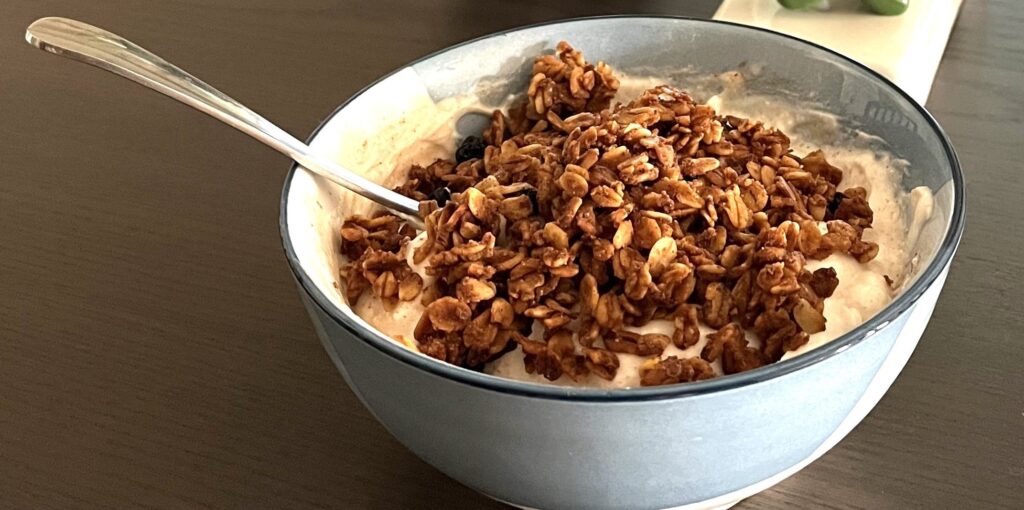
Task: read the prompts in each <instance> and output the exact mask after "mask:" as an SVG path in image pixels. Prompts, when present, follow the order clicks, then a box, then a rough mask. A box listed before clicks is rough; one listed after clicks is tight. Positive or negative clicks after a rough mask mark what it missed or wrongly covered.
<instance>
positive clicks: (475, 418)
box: [281, 16, 964, 509]
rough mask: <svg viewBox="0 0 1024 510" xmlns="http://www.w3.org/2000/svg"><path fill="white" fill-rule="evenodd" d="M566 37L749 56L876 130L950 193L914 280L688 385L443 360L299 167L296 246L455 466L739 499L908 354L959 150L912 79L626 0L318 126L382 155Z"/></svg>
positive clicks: (960, 205) (709, 66)
mask: <svg viewBox="0 0 1024 510" xmlns="http://www.w3.org/2000/svg"><path fill="white" fill-rule="evenodd" d="M563 39H565V40H568V41H570V42H571V43H572V44H573V45H574V46H576V47H577V48H580V49H582V50H583V51H584V53H585V54H586V55H587V57H588V59H589V60H591V61H597V60H603V61H605V62H608V63H610V64H611V65H612V66H613V68H615V69H616V70H618V71H624V72H626V73H630V74H649V75H659V74H664V75H666V76H668V75H676V74H678V73H680V72H681V70H684V71H685V72H686V73H690V75H693V76H696V75H716V74H719V73H723V72H727V71H732V70H736V69H745V70H747V73H748V75H749V76H748V79H747V83H746V87H748V90H749V91H750V92H751V93H752V94H753V93H757V94H767V95H771V96H774V97H779V98H783V97H785V98H790V99H794V98H795V99H796V100H798V101H803V102H805V103H806V104H812V103H813V104H814V106H815V108H816V109H819V110H820V111H824V112H827V113H829V114H832V115H834V116H835V118H836V119H837V122H838V124H839V125H840V127H843V128H844V129H845V128H850V129H857V130H860V131H862V132H864V133H868V134H870V135H874V136H876V137H878V138H876V139H874V140H875V142H877V143H885V144H886V146H887V149H888V150H889V151H891V153H892V154H893V155H894V156H895V157H896V158H899V159H900V160H902V162H903V165H902V166H901V168H902V171H901V175H900V176H899V180H900V184H901V186H903V187H904V189H906V190H910V189H911V188H914V187H918V186H924V187H927V188H928V189H929V190H930V191H931V192H932V194H933V195H934V204H933V205H934V207H933V211H932V215H931V219H930V220H929V221H928V222H927V223H926V224H924V226H923V227H921V228H920V229H918V230H917V231H915V232H911V233H908V236H907V242H908V249H911V250H912V252H913V254H914V264H912V266H911V272H912V274H911V275H910V278H909V279H908V281H907V282H906V284H905V286H904V290H903V291H902V292H901V294H900V295H899V296H898V297H897V298H896V299H894V300H893V301H892V302H891V303H890V304H889V305H888V306H886V307H885V308H884V309H883V310H882V311H880V312H879V313H878V314H877V315H875V316H874V317H872V318H871V319H869V320H867V321H866V322H864V323H863V324H861V325H860V326H859V327H857V328H855V329H854V330H852V331H850V332H849V333H847V334H845V335H842V336H841V337H839V338H837V339H835V340H833V341H832V342H830V343H828V344H826V345H824V346H822V347H819V348H817V349H814V350H812V351H810V352H808V353H806V354H803V355H800V356H797V357H794V358H792V359H788V360H784V361H781V362H778V363H775V364H772V365H768V366H766V367H762V368H758V369H755V370H751V371H748V372H744V373H741V374H735V375H730V376H725V377H719V378H715V379H711V380H707V381H700V382H695V383H689V384H681V385H673V386H662V387H650V388H634V389H598V388H565V387H556V386H546V385H539V384H532V383H526V382H519V381H513V380H506V379H500V378H496V377H493V376H490V375H487V374H483V373H478V372H474V371H471V370H467V369H463V368H459V367H455V366H451V365H447V364H444V363H442V362H439V361H436V360H433V359H430V358H427V357H426V356H423V355H420V354H418V353H416V352H413V351H411V350H409V349H407V348H405V347H403V346H402V345H400V344H399V343H396V342H394V341H392V340H390V339H389V338H387V337H385V336H384V335H382V334H381V333H379V332H378V331H376V330H374V329H373V328H371V327H370V326H369V325H368V324H367V323H366V322H365V321H363V320H362V319H361V318H359V317H358V316H356V315H355V314H354V313H353V312H352V311H351V310H350V309H349V308H348V306H347V305H346V304H345V303H344V300H343V299H342V298H341V296H340V294H339V292H338V288H337V286H336V283H337V282H336V280H337V274H338V271H337V269H338V257H339V256H340V255H339V254H338V243H339V233H338V232H339V230H340V228H339V227H340V222H341V221H342V218H343V217H344V216H345V215H346V214H348V213H350V212H352V209H351V208H350V209H345V210H342V208H341V207H339V203H341V202H342V199H343V197H346V196H347V195H348V192H346V191H344V190H342V189H339V188H338V187H336V186H334V185H333V184H331V183H328V182H326V181H324V180H322V179H320V178H318V177H316V176H314V175H313V174H311V173H309V172H307V171H305V170H303V169H301V168H294V167H293V169H292V171H291V173H290V174H289V176H288V179H287V181H286V183H285V186H284V192H283V197H282V204H281V236H282V240H283V243H284V248H285V253H286V256H287V259H288V263H289V264H290V266H291V269H292V271H293V272H294V275H295V279H296V281H297V283H298V287H299V290H300V294H301V298H302V301H303V303H304V305H305V306H306V308H307V309H308V311H309V314H310V317H311V318H312V320H313V324H314V325H315V327H316V331H317V333H318V335H319V337H320V339H321V341H322V342H323V345H324V347H325V349H326V350H327V352H328V354H329V355H330V357H331V359H332V360H333V362H334V363H335V365H337V367H338V370H339V371H340V372H341V374H342V375H343V376H344V378H345V381H346V382H347V383H348V385H349V386H350V387H351V388H352V391H353V392H354V393H355V394H356V395H357V396H358V397H359V399H360V400H361V401H362V402H363V404H364V405H365V406H366V408H367V409H368V410H369V411H370V412H371V413H372V414H373V415H374V416H375V417H376V418H377V420H379V421H380V423H381V424H382V425H383V426H384V427H385V428H386V429H387V430H388V431H389V432H390V433H391V434H392V435H393V436H394V437H395V438H396V439H398V440H399V441H400V442H401V443H402V444H404V445H405V446H406V447H408V448H409V449H410V450H411V451H412V452H414V453H415V454H416V455H418V456H419V457H421V458H422V459H424V460H425V461H426V462H428V463H430V464H431V465H433V466H435V467H436V468H437V469H439V470H441V471H442V472H444V473H445V474H447V475H448V476H450V477H452V478H454V479H455V480H458V481H459V482H461V483H463V484H465V485H467V486H469V487H472V488H473V489H476V490H478V491H480V492H482V493H484V494H486V495H488V496H490V497H492V498H495V499H498V500H501V501H504V502H507V503H510V504H513V505H517V506H521V507H531V508H587V509H602V508H670V507H678V508H717V507H727V506H729V505H731V504H733V503H735V502H736V501H738V500H740V499H742V498H744V497H747V496H750V495H752V494H754V493H756V492H758V491H761V490H764V489H766V488H768V487H770V486H772V485H773V484H775V483H778V482H779V481H781V480H783V479H784V478H786V477H788V476H790V475H792V474H793V473H795V472H796V471H798V470H800V469H801V468H803V467H804V466H806V465H807V464H809V463H810V462H812V461H813V460H814V459H816V458H818V457H819V456H821V455H822V454H823V453H825V452H826V451H827V450H828V449H830V448H831V447H833V446H834V445H835V444H836V443H837V442H838V441H839V440H841V439H842V438H843V437H844V436H845V435H846V434H847V433H848V432H849V431H850V430H851V429H852V428H853V427H854V426H856V425H857V423H859V422H860V421H861V420H862V419H863V418H864V416H865V415H866V414H867V413H868V412H869V411H870V410H871V409H872V407H874V405H875V404H876V403H877V402H878V400H879V399H880V398H881V396H882V394H883V393H885V391H886V390H887V389H888V388H889V386H890V385H891V384H892V382H893V380H894V379H895V378H896V376H897V375H898V374H899V372H900V370H901V369H902V368H903V366H904V364H905V363H906V362H907V359H908V358H909V356H910V354H911V352H912V351H913V350H914V347H915V346H916V344H917V342H918V339H919V338H920V336H921V333H922V331H923V330H924V328H925V325H926V324H927V322H928V319H929V318H930V316H931V313H932V309H933V307H934V305H935V301H936V299H937V297H938V295H939V292H940V290H941V289H942V285H943V283H944V281H945V278H946V273H947V270H948V267H949V264H950V260H951V258H952V256H953V254H954V251H955V250H956V246H957V243H958V241H959V239H960V235H961V232H962V230H963V224H964V186H963V176H962V174H961V171H960V167H959V164H958V162H957V158H956V155H955V153H954V151H953V148H952V147H951V145H950V143H949V140H948V139H947V138H946V136H945V134H944V133H943V132H942V129H941V128H940V127H939V126H938V124H937V123H936V122H935V120H934V119H933V118H932V117H931V116H930V115H929V114H928V112H926V111H925V110H924V108H922V107H921V106H920V105H918V104H917V103H916V102H914V100H912V99H911V98H910V97H909V96H908V95H907V94H906V93H904V92H903V91H901V90H900V89H899V88H898V87H896V86H895V85H893V84H892V83H890V82H888V81H887V80H886V79H885V78H883V77H881V76H879V75H878V74H877V73H875V72H873V71H871V70H870V69H868V68H866V67H864V66H862V65H860V64H858V63H856V62H854V61H852V60H850V59H847V58H845V57H842V56H840V55H838V54H836V53H833V52H831V51H829V50H827V49H825V48H822V47H819V46H816V45H814V44H811V43H808V42H804V41H801V40H798V39H795V38H792V37H788V36H785V35H781V34H777V33H774V32H770V31H765V30H761V29H756V28H750V27H745V26H740V25H735V24H730V23H723V22H717V21H706V20H695V19H686V18H675V17H628V16H627V17H601V18H587V19H575V20H568V21H560V22H554V23H546V24H542V25H536V26H531V27H526V28H520V29H515V30H510V31H507V32H502V33H498V34H494V35H489V36H486V37H482V38H479V39H475V40H472V41H469V42H466V43H462V44H459V45H456V46H454V47H451V48H448V49H445V50H443V51H440V52H437V53H434V54H433V55H430V56H427V57H424V58H422V59H420V60H418V61H416V62H414V63H412V64H410V65H409V66H407V67H404V68H402V69H400V70H397V71H395V72H393V73H391V74H389V75H387V76H385V77H383V78H381V79H380V80H378V81H377V82H375V83H373V84H371V85H369V86H368V87H367V88H365V89H364V90H363V91H361V92H359V93H358V94H356V95H355V96H354V97H352V98H351V99H349V100H348V101H347V102H346V103H345V104H343V105H341V106H340V107H339V108H338V109H337V110H335V111H334V112H333V113H332V114H331V115H330V116H329V117H328V118H327V119H326V120H324V122H323V123H322V124H321V126H320V127H319V128H318V129H317V130H316V131H315V132H314V133H313V135H312V136H311V137H310V143H311V145H312V146H313V147H314V149H315V150H318V151H320V152H321V153H323V154H325V155H327V156H329V157H333V158H335V159H337V160H338V161H340V162H343V163H347V164H350V165H351V166H354V167H357V168H361V166H360V165H362V167H365V166H367V165H369V166H373V164H374V161H375V160H373V158H374V155H373V154H367V153H365V151H363V150H362V148H363V147H364V146H363V145H361V144H362V143H365V142H366V141H367V140H378V141H379V139H380V138H381V137H383V136H385V135H384V134H382V133H384V131H381V129H385V128H384V127H382V126H395V125H401V124H402V122H404V120H403V119H407V118H410V117H409V116H410V115H413V114H415V110H416V108H418V107H419V106H417V105H420V104H421V103H422V99H423V98H429V99H430V100H431V101H427V102H428V103H431V104H432V103H433V101H440V100H442V99H444V98H450V97H456V96H465V95H467V94H468V95H471V96H473V97H474V98H475V99H476V100H479V101H480V102H481V103H483V104H485V105H494V106H496V105H497V104H498V103H499V102H501V101H502V100H504V99H505V98H506V97H507V95H508V94H509V93H511V92H516V91H521V90H524V87H525V84H526V83H527V81H528V79H529V74H530V63H531V62H532V59H533V58H534V57H535V56H536V55H538V54H540V53H541V52H544V51H550V50H551V49H553V48H554V46H555V44H556V43H557V42H558V41H559V40H563ZM683 85H684V86H685V83H684V84H683ZM417 98H419V99H417ZM472 120H473V119H472V118H469V119H468V120H467V121H466V122H460V123H459V126H460V129H471V127H472V126H471V125H472V124H473V122H472ZM464 124H465V125H470V128H465V126H464ZM410 129H413V130H414V131H415V130H416V129H422V130H423V136H427V135H429V133H428V131H429V129H428V128H424V127H422V126H413V127H412V128H410ZM477 129H479V125H477ZM386 163H387V164H394V163H395V161H394V160H391V159H389V160H388V161H387V162H386ZM399 163H401V162H399ZM385 166H386V165H385ZM368 172H369V171H368ZM368 175H370V176H372V177H375V178H380V177H381V175H383V174H372V173H369V174H368ZM346 200H348V199H347V198H346ZM346 203H349V202H346ZM349 207H355V206H354V205H350V206H349Z"/></svg>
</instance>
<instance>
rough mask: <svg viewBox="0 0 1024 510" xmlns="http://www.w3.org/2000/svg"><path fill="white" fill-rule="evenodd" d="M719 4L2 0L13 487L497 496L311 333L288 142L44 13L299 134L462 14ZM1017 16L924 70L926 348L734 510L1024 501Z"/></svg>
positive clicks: (5, 392)
mask: <svg viewBox="0 0 1024 510" xmlns="http://www.w3.org/2000/svg"><path fill="white" fill-rule="evenodd" d="M765 1H767V0H765ZM715 5H716V2H714V1H702V2H684V1H679V0H668V1H633V2H629V3H626V2H614V1H587V0H563V1H560V2H541V1H523V2H502V1H497V0H493V1H490V0H472V1H470V0H445V1H436V2H416V1H412V0H409V1H399V0H376V1H374V2H355V1H351V2H341V1H329V0H290V1H276V0H216V1H214V0H160V1H156V0H152V1H130V0H103V1H100V0H96V1H88V2H83V1H80V0H4V1H3V2H2V5H0V508H46V509H49V508H53V509H66V508H161V509H162V508H424V509H433V508H474V509H475V508H499V507H500V505H499V504H497V503H494V502H491V501H489V500H487V499H485V498H484V497H482V496H480V495H477V494H476V493H474V492H473V491H471V490H470V489H467V488H465V487H462V486H461V485H459V484H458V483H456V482H454V481H452V480H450V479H448V478H446V477H445V476H443V475H441V474H440V473H438V472H437V471H435V470H434V469H433V468H431V467H429V466H428V465H426V464H425V463H423V462H422V461H420V460H418V459H417V458H416V457H414V456H413V455H412V454H410V453H409V452H407V451H406V450H405V449H404V448H403V447H402V446H400V445H399V444H398V443H397V442H395V441H394V440H393V439H391V437H390V436H389V435H388V434H387V433H386V432H385V431H384V430H383V429H382V428H381V427H380V426H379V425H378V424H377V423H376V422H375V421H374V419H373V418H372V417H370V415H369V414H368V413H367V412H366V411H365V410H364V409H363V408H362V406H361V405H360V404H359V402H358V401H357V400H356V398H355V397H354V396H353V395H352V393H351V392H349V390H348V389H347V387H346V386H345V384H344V382H343V381H342V378H341V377H340V376H339V375H338V373H337V372H336V371H335V369H334V367H333V366H332V365H331V363H330V361H329V360H328V358H327V356H326V355H325V353H324V352H323V349H322V348H321V347H320V345H319V342H318V341H317V340H316V338H315V335H314V333H313V329H312V327H311V324H310V321H309V319H308V317H307V316H306V314H305V312H304V311H303V309H302V307H301V305H300V303H299V299H298V295H297V292H296V289H295V286H294V284H293V282H292V280H291V277H290V274H289V270H288V268H287V265H286V263H285V260H284V257H283V255H282V250H281V247H280V241H279V237H278V232H277V215H278V200H279V196H280V190H281V184H282V181H283V178H284V174H285V170H286V168H287V167H288V161H286V159H285V158H284V157H282V156H280V155H278V154H276V153H274V152H272V151H271V150H270V149H266V148H264V147H262V146H260V145H259V144H257V143H256V142H254V141H252V140H250V139H248V138H246V137H245V136H244V135H242V134H240V133H237V132H235V131H233V130H231V129H229V128H227V127H225V126H222V125H220V124H218V123H217V122H216V121H214V120H212V119H209V118H207V117H205V116H202V115H200V114H198V113H196V112H194V111H192V110H190V109H188V108H185V107H183V106H181V105H179V104H177V103H174V102H172V101H170V100H168V99H166V98H163V97H160V96H158V95H157V94H155V93H153V92H150V91H147V90H145V89H143V88H141V87H138V86H135V85H131V84H129V83H127V82H125V81H124V80H121V79H118V78H115V77H113V76H110V75H108V74H106V73H103V72H102V71H99V70H96V69H93V68H89V67H86V66H83V65H81V64H78V63H73V62H70V61H68V60H64V59H58V58H55V57H52V56H48V55H45V54H43V53H42V52H39V51H38V50H35V49H32V48H30V47H29V46H28V45H27V44H25V43H24V42H23V40H22V37H23V31H24V28H25V27H26V26H27V25H28V24H29V23H30V22H31V21H32V20H34V19H36V18H38V17H42V16H47V15H61V16H67V17H74V18H78V19H81V20H84V21H87V22H91V23H94V24H97V25H99V26H102V27H105V28H108V29H110V30H113V31H115V32H118V33H120V34H123V35H125V36H127V37H129V38H131V39H133V40H135V41H137V42H139V43H141V44H142V45H143V46H145V47H147V48H149V49H151V50H153V51H155V52H157V53H159V54H161V55H163V56H165V57H167V58H168V59H169V60H171V61H172V62H175V63H177V64H179V65H181V66H183V67H184V68H186V69H188V70H190V71H192V72H193V73H194V74H196V75H197V76H200V77H202V78H204V79H206V80H207V81H209V82H210V83H212V84H213V85H214V86H217V87H220V88H222V89H223V90H224V91H226V92H228V93H229V94H231V95H233V96H235V97H237V98H238V99H240V100H241V101H243V102H245V103H246V104H249V105H251V106H252V107H253V108H254V109H256V110H257V111H260V112H261V113H263V114H265V115H266V116H267V117H268V118H270V119H272V120H274V121H275V122H278V123H280V124H281V125H282V126H283V127H285V128H286V129H288V130H289V131H291V132H293V133H296V134H298V135H301V136H304V135H305V133H308V132H310V131H311V130H312V129H313V127H314V126H315V125H316V124H317V123H318V121H319V119H321V118H322V117H323V116H324V115H325V114H327V113H328V112H329V111H331V110H332V109H333V108H334V107H335V106H336V105H337V104H339V103H341V102H342V101H344V100H345V99H346V98H347V97H348V96H349V95H350V94H352V93H353V92H355V91H356V90H358V89H359V88H361V87H362V86H363V85H364V84H366V83H367V82H369V81H371V80H372V79H374V78H376V77H377V76H380V75H381V74H383V73H385V72H387V71H389V70H391V69H393V68H395V67H397V66H400V65H401V64H403V63H405V62H407V61H409V60H411V59H414V58H416V57H418V56H421V55H423V54H426V53H428V52H430V51H433V50H436V49H439V48H442V47H444V46H447V45H449V44H452V43H455V42H458V41H461V40H464V39H467V38H470V37H474V36H478V35H482V34H485V33H487V32H491V31H494V30H498V29H504V28H509V27H513V26H516V25H522V24H526V23H533V22H537V21H542V20H548V19H555V18H562V17H569V16H579V15H587V14H601V13H613V12H653V13H674V14H686V15H692V16H710V14H711V13H712V12H713V11H714V7H715ZM1022 28H1024V6H1022V4H1021V3H1019V2H1017V1H1016V0H1003V1H990V2H985V1H982V0H967V1H966V2H965V5H964V9H963V12H962V13H961V16H960V19H959V22H958V23H957V26H956V28H955V30H954V32H953V35H952V39H951V40H950V43H949V48H948V50H947V52H946V57H945V59H944V61H943V63H942V65H941V67H940V69H939V74H938V78H937V80H936V82H935V88H934V91H933V93H932V97H931V100H930V102H929V104H928V106H929V108H930V110H931V111H932V112H933V113H934V114H935V116H936V117H937V118H938V119H939V121H940V122H941V123H942V125H943V126H944V127H945V128H946V130H947V131H948V133H949V135H950V137H951V138H952V139H953V141H954V143H955V145H956V147H957V149H958V150H959V153H960V156H961V158H962V160H963V165H964V168H965V169H966V173H967V185H968V190H967V191H968V193H967V195H968V225H967V231H966V234H965V235H964V239H963V244H962V245H961V247H960V251H959V253H958V255H957V258H956V260H955V261H954V263H953V267H952V270H951V272H950V275H949V280H948V282H947V284H946V289H945V291H944V293H943V295H942V298H941V299H940V300H939V303H938V306H937V308H936V309H935V316H934V318H933V319H932V321H931V325H930V326H929V328H928V330H927V332H926V333H925V335H924V338H923V339H922V340H921V343H920V346H919V347H918V349H917V351H916V353H915V355H914V357H913V358H912V359H911V361H910V363H909V365H908V366H907V368H906V369H905V371H904V373H903V374H902V375H901V377H900V378H899V379H898V380H897V381H896V383H895V385H894V386H893V387H892V389H891V391H890V392H889V393H888V394H887V396H886V397H885V398H884V399H883V400H882V402H881V403H880V404H879V405H878V407H877V408H876V409H875V411H874V412H873V413H872V414H871V415H870V416H869V417H868V418H867V419H866V420H865V421H864V422H863V424H862V425H860V426H859V427H858V428H857V429H856V430H854V431H853V433H852V434H850V436H849V437H848V438H847V439H846V440H845V441H843V442H842V443H840V444H839V446H838V447H836V448H835V449H834V450H832V451H831V452H830V453H828V454H827V455H825V456H824V457H823V458H822V459H821V460H819V461H818V462H816V463H814V464H813V465H811V466H810V467H808V468H807V469H805V470H804V471H802V472H801V473H799V474H797V475H796V476H794V477H792V478H791V479H789V480H787V481H785V482H783V483H782V484H780V485H779V486H777V487H776V488H774V489H772V490H770V491H767V492H765V493H763V494H760V495H757V496H755V497H753V498H750V499H749V500H747V501H745V502H743V503H742V504H740V505H739V507H738V508H743V509H747V508H793V507H807V508H872V509H873V508H908V507H911V508H913V507H917V508H962V507H968V506H970V507H974V508H997V507H1006V508H1024V492H1022V491H1024V489H1022V487H1024V368H1022V362H1024V339H1022V334H1021V332H1022V329H1024V313H1022V307H1021V303H1022V302H1024V292H1022V288H1024V287H1022V279H1024V278H1022V274H1024V257H1022V255H1021V254H1022V252H1024V232H1022V229H1021V225H1022V212H1021V203H1022V199H1021V197H1022V196H1024V182H1022V177H1021V176H1022V175H1024V170H1022V168H1021V165H1022V163H1021V162H1022V161H1024V91H1022V84H1024V38H1022V37H1021V35H1020V34H1021V31H1022Z"/></svg>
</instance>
